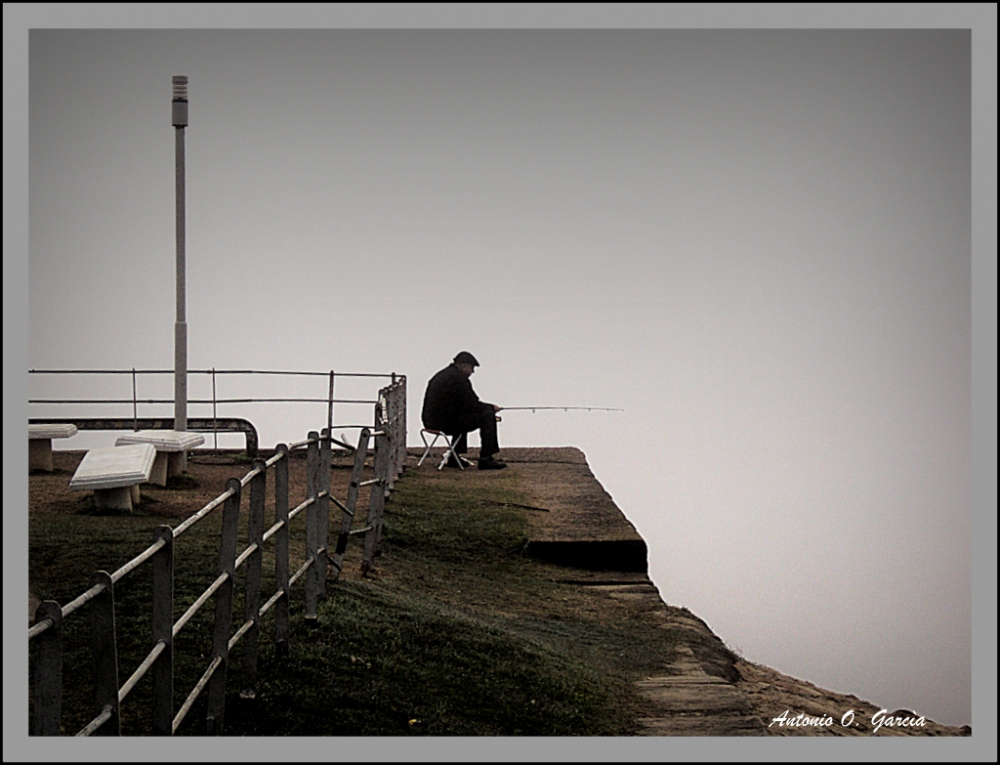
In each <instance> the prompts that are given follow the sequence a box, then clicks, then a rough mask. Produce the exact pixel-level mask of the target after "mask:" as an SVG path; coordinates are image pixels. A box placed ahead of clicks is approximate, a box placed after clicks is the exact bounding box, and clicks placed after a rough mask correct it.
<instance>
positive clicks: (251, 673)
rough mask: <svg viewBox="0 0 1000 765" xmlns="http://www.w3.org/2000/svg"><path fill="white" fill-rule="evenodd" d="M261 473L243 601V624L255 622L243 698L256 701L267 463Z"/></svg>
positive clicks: (256, 480) (253, 487)
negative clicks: (253, 547) (252, 548)
mask: <svg viewBox="0 0 1000 765" xmlns="http://www.w3.org/2000/svg"><path fill="white" fill-rule="evenodd" d="M253 466H254V468H255V469H256V470H259V471H260V472H258V473H257V475H255V476H254V477H253V478H251V479H250V517H249V519H248V521H247V545H248V546H253V545H257V549H256V550H255V551H254V552H252V553H250V558H249V559H248V560H247V580H246V595H245V597H244V600H243V621H244V622H247V621H249V620H251V619H252V620H253V626H252V627H250V629H248V630H247V633H246V635H245V636H244V638H245V642H244V647H243V688H242V689H241V690H240V698H243V699H252V698H254V697H255V696H256V695H257V645H258V642H259V636H260V578H261V567H262V565H263V562H264V550H263V549H262V548H263V546H264V493H265V491H266V490H267V465H265V464H264V460H254V464H253Z"/></svg>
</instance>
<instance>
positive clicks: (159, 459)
mask: <svg viewBox="0 0 1000 765" xmlns="http://www.w3.org/2000/svg"><path fill="white" fill-rule="evenodd" d="M167 462H168V457H167V452H157V453H156V459H155V460H153V469H152V470H150V471H149V483H151V484H155V485H156V486H166V485H167Z"/></svg>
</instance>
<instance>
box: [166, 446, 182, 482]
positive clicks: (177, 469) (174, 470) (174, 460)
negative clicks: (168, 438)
mask: <svg viewBox="0 0 1000 765" xmlns="http://www.w3.org/2000/svg"><path fill="white" fill-rule="evenodd" d="M168 457H169V460H168V462H167V478H173V477H174V476H177V475H182V474H183V473H184V452H168Z"/></svg>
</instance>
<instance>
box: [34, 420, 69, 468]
mask: <svg viewBox="0 0 1000 765" xmlns="http://www.w3.org/2000/svg"><path fill="white" fill-rule="evenodd" d="M76 433H77V431H76V425H73V424H68V423H59V424H52V425H28V470H45V471H47V472H49V473H51V472H52V439H53V438H69V437H70V436H75V435H76Z"/></svg>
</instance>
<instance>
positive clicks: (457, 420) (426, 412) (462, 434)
mask: <svg viewBox="0 0 1000 765" xmlns="http://www.w3.org/2000/svg"><path fill="white" fill-rule="evenodd" d="M478 366H479V362H478V361H476V357H475V356H473V355H472V354H471V353H469V352H468V351H462V352H461V353H459V354H458V355H457V356H455V359H454V361H452V363H451V364H449V365H448V366H447V367H445V368H444V369H442V370H441V371H440V372H438V373H437V374H436V375H434V376H433V377H432V378H431V379H430V382H428V383H427V392H426V393H424V408H423V412H422V415H421V418H422V419H423V421H424V427H425V428H428V429H429V430H440V431H442V432H444V433H447V434H448V435H449V436H451V437H452V438H453V439H457V440H455V441H454V444H455V450H454V451H455V453H456V454H459V455H461V454H465V453H466V452H467V451H468V450H469V449H468V443H467V439H466V434H468V433H470V432H472V431H473V430H478V431H479V437H480V439H481V442H482V444H481V447H480V449H479V465H478V467H479V469H480V470H502V469H503V468H505V467H507V463H506V462H501V461H500V460H498V459H496V457H497V455H498V454H499V452H500V444H499V443H498V442H497V417H496V413H497V412H499V411H500V409H501V407H499V406H497V405H496V404H487V403H485V402H483V401H480V400H479V396H477V395H476V392H475V391H474V390H472V381H471V380H470V379H469V378H470V377H472V373H473V372H475V371H476V367H478ZM459 459H460V460H462V461H463V463H464V464H466V465H471V464H472V463H471V462H469V461H468V460H466V459H465V458H464V457H461V456H460V457H459ZM448 465H449V467H459V464H458V463H457V462H455V461H454V459H451V458H450V459H449V460H448Z"/></svg>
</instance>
